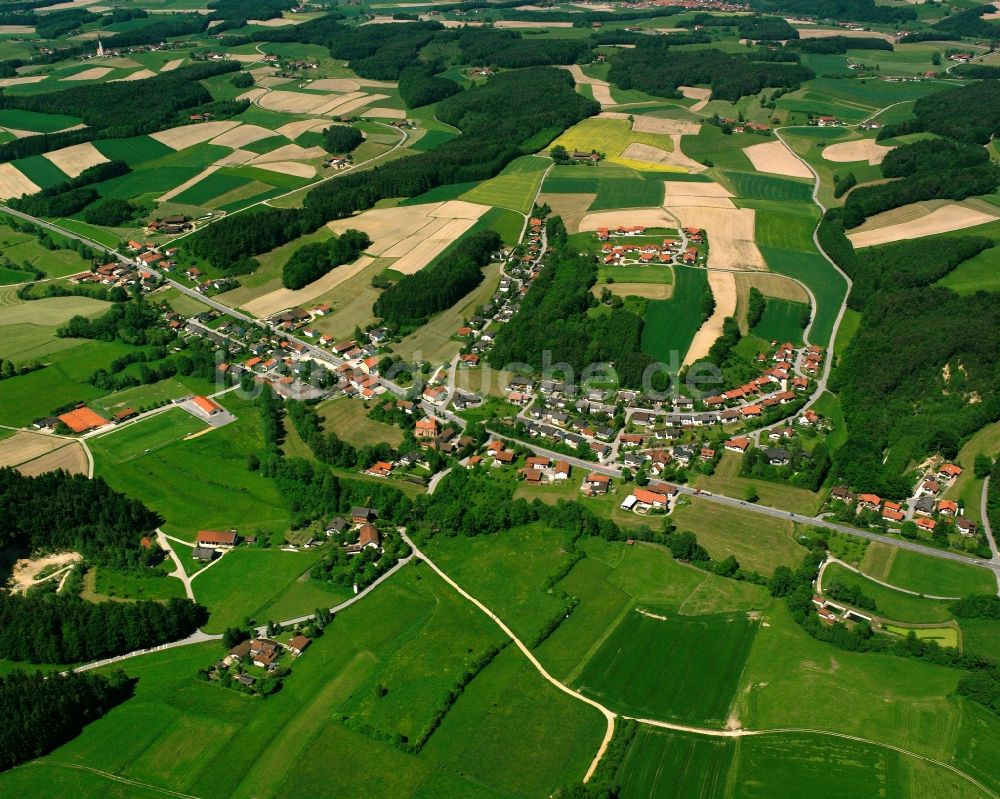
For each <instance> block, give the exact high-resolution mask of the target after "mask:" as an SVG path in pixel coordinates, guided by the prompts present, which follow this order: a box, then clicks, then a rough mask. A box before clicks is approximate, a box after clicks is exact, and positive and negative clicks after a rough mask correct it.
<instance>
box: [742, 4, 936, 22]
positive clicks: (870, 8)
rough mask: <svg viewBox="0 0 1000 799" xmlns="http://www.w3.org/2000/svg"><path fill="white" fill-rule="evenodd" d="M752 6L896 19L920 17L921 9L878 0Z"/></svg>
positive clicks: (783, 11)
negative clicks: (886, 3) (918, 13)
mask: <svg viewBox="0 0 1000 799" xmlns="http://www.w3.org/2000/svg"><path fill="white" fill-rule="evenodd" d="M750 7H751V8H752V9H754V10H755V11H766V12H771V13H776V14H791V15H793V16H800V15H802V16H810V17H818V18H819V19H849V20H853V21H855V22H875V23H893V22H902V21H906V20H915V19H916V18H917V12H916V11H915V10H914V9H912V8H910V7H909V6H902V7H899V6H883V5H878V4H876V2H875V0H750Z"/></svg>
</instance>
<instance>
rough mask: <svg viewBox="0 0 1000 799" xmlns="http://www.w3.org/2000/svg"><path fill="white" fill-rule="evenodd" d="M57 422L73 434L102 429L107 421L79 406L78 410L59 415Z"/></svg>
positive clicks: (83, 406) (88, 409)
mask: <svg viewBox="0 0 1000 799" xmlns="http://www.w3.org/2000/svg"><path fill="white" fill-rule="evenodd" d="M59 421H60V422H62V423H63V424H64V425H66V426H67V427H68V428H69V429H70V430H72V431H73V432H74V433H86V432H87V431H88V430H93V429H94V428H97V427H103V426H104V425H106V424H107V423H108V420H107V419H105V418H104V417H103V416H100V415H98V414H96V413H94V412H93V411H92V410H90V408H88V407H86V406H85V405H81V406H80V407H79V408H75V409H73V410H72V411H67V412H66V413H63V414H60V416H59Z"/></svg>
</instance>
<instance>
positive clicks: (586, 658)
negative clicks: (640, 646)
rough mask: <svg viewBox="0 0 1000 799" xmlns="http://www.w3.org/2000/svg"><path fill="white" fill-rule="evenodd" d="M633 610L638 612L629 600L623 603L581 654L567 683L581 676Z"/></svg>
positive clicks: (568, 675)
mask: <svg viewBox="0 0 1000 799" xmlns="http://www.w3.org/2000/svg"><path fill="white" fill-rule="evenodd" d="M633 610H638V608H637V607H636V604H635V602H634V601H631V598H630V601H627V602H626V603H625V607H624V608H622V610H621V611H620V612H619V613H618V615H617V616H615V618H614V620H613V621H612V622H611V624H609V625H608V627H607V629H605V631H604V632H603V633H601V636H600V637H599V638H598V639H597V640H596V641H595V642H594V644H593V646H591V647H590V649H588V650H587V651H586V652H584V653H583V657H582V658H580V662H579V663H577V665H576V666H574V667H573V670H572V671H571V672H570V673H569V674H567V675H566V682H567V683H571V682H575V681H576V680H577V679H578V678H579V677H580V675H581V674H583V670H584V669H585V668H587V664H588V663H590V661H591V660H593V659H594V655H596V654H597V651H598V650H599V649H600V648H601V645H602V644H604V642H605V641H607V640H608V639H609V638H610V637H611V635H612V633H614V631H615V629H616V628H617V627H618V625H619V624H621V623H622V622H623V621H624V620H625V619H626V618H627V617H628V615H629V613H631V612H632V611H633Z"/></svg>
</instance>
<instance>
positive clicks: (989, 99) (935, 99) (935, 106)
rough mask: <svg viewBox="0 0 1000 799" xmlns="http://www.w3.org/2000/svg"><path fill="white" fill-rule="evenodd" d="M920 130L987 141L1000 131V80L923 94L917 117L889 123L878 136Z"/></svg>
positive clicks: (975, 141)
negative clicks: (894, 123) (897, 122)
mask: <svg viewBox="0 0 1000 799" xmlns="http://www.w3.org/2000/svg"><path fill="white" fill-rule="evenodd" d="M918 131H928V132H930V133H936V134H938V135H939V136H945V137H947V138H949V139H954V140H955V141H960V142H967V143H969V144H987V143H988V142H989V141H990V140H991V139H992V138H993V137H994V136H995V135H997V133H998V132H1000V81H998V80H981V81H977V82H975V83H970V84H968V85H967V86H958V87H955V88H953V89H945V90H944V91H940V92H935V93H934V94H929V95H927V96H926V97H921V98H920V99H919V100H917V101H916V102H915V103H914V104H913V119H910V120H907V121H905V122H900V123H899V124H896V125H886V126H885V127H884V128H882V130H880V131H879V132H878V138H879V139H880V140H881V139H886V138H891V137H893V136H899V135H902V134H906V133H916V132H918Z"/></svg>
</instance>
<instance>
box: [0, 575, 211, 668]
mask: <svg viewBox="0 0 1000 799" xmlns="http://www.w3.org/2000/svg"><path fill="white" fill-rule="evenodd" d="M163 579H166V578H163ZM207 619H208V611H207V610H206V609H205V608H203V607H202V606H201V605H196V604H195V603H194V602H192V601H191V600H190V599H170V600H168V601H167V602H166V603H163V602H152V601H146V600H143V601H140V602H85V601H84V600H82V599H80V598H79V597H75V596H64V595H61V594H58V595H57V594H42V595H38V596H35V595H28V596H24V595H22V594H7V593H0V646H2V647H3V652H4V657H5V658H7V659H9V660H17V661H28V662H30V663H79V662H82V661H93V660H98V659H100V658H105V657H112V656H114V655H123V654H125V653H126V652H133V651H135V650H137V649H146V648H149V647H152V646H158V645H159V644H164V643H167V642H168V641H176V640H179V639H181V638H185V637H187V636H188V635H190V634H191V633H193V632H194V631H195V630H197V629H198V627H199V626H200V625H202V624H204V623H205V621H207Z"/></svg>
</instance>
